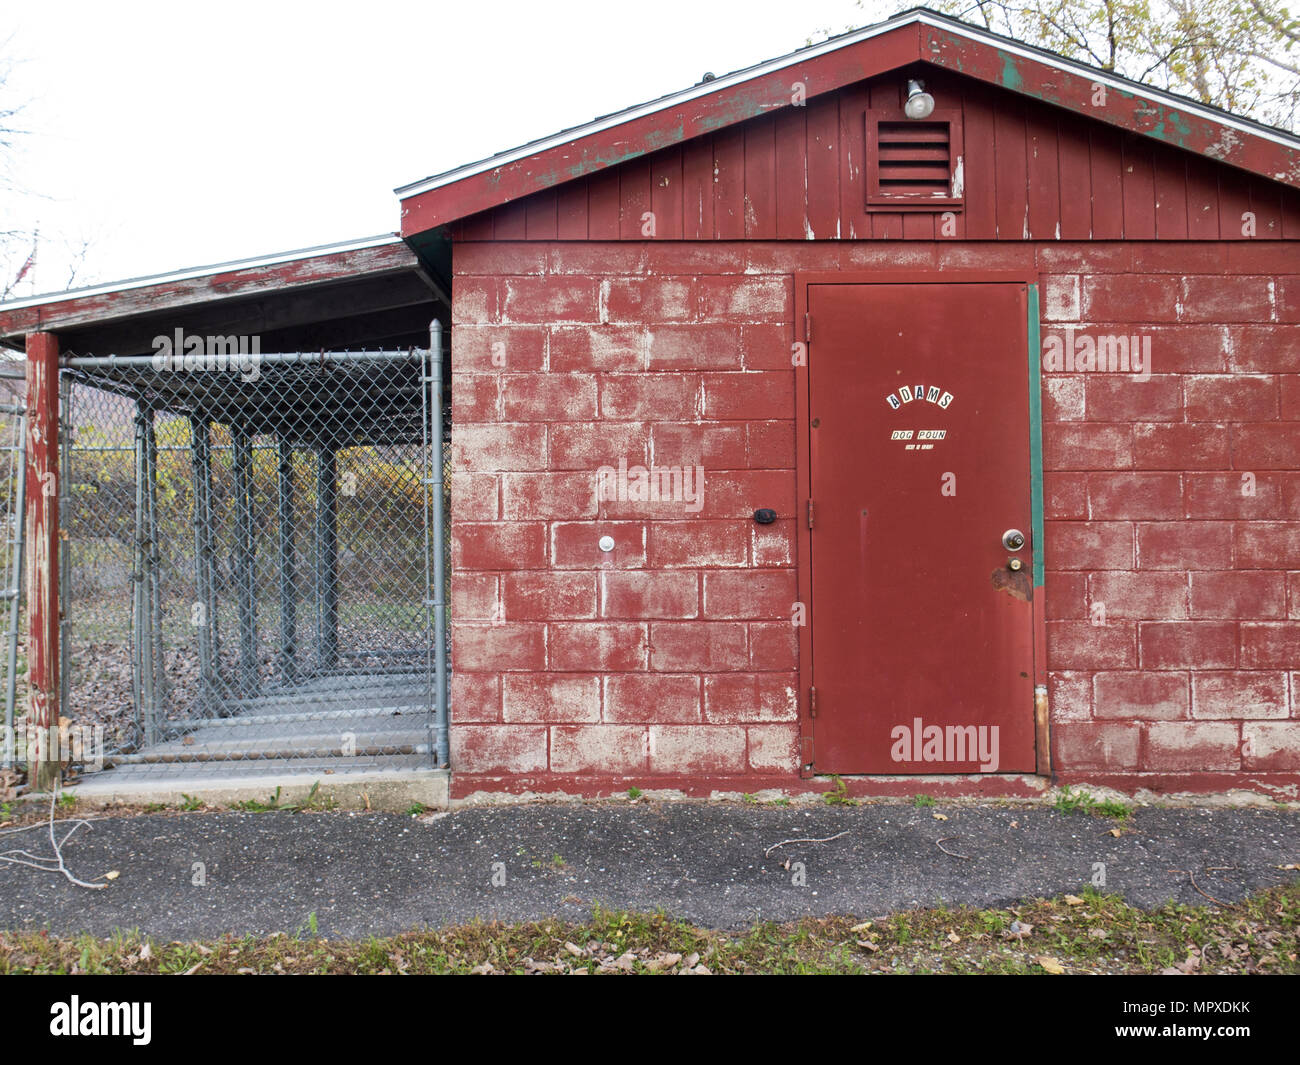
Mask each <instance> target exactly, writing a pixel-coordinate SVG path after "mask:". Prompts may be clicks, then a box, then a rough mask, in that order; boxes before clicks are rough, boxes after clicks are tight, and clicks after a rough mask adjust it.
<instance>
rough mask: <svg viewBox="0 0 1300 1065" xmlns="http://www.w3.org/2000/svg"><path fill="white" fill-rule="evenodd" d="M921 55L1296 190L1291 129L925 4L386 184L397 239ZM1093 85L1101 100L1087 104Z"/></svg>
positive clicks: (1299, 148)
mask: <svg viewBox="0 0 1300 1065" xmlns="http://www.w3.org/2000/svg"><path fill="white" fill-rule="evenodd" d="M915 63H925V64H929V65H931V66H934V67H938V68H942V69H946V70H951V71H954V72H956V73H959V74H962V75H965V76H967V77H971V78H975V79H977V80H979V81H982V82H985V83H986V84H989V85H994V86H997V87H999V88H1003V89H1006V90H1009V91H1011V92H1015V93H1019V94H1021V95H1023V96H1027V97H1030V98H1032V99H1036V100H1039V101H1041V102H1044V103H1048V104H1052V105H1054V106H1057V107H1061V108H1064V109H1065V110H1068V111H1073V112H1075V113H1077V114H1080V115H1083V116H1086V117H1088V118H1090V119H1095V120H1098V121H1102V122H1106V123H1109V124H1110V125H1113V126H1116V127H1118V128H1120V129H1123V130H1127V131H1129V132H1132V133H1136V134H1139V135H1141V136H1145V137H1150V138H1152V139H1153V140H1156V141H1159V142H1161V143H1163V144H1168V145H1171V146H1173V147H1177V148H1182V149H1184V150H1187V151H1191V152H1196V153H1199V154H1201V155H1205V156H1208V157H1209V158H1211V159H1215V160H1217V161H1219V162H1222V163H1227V164H1229V165H1231V166H1235V167H1238V168H1240V169H1242V170H1245V171H1248V172H1250V173H1253V174H1257V175H1259V176H1261V177H1264V178H1268V179H1269V180H1272V181H1277V182H1280V183H1282V184H1285V185H1289V186H1291V187H1293V188H1300V137H1297V136H1296V135H1294V134H1292V133H1289V132H1287V131H1285V130H1280V129H1275V128H1274V127H1271V126H1266V125H1264V124H1262V123H1259V122H1255V121H1253V120H1251V119H1248V118H1242V117H1240V116H1237V115H1232V114H1230V113H1228V112H1226V111H1222V110H1220V109H1218V108H1215V107H1209V106H1207V105H1205V104H1201V103H1198V102H1196V101H1195V100H1191V99H1189V98H1187V97H1184V96H1180V95H1178V94H1176V93H1170V92H1165V91H1163V90H1160V89H1155V88H1152V87H1151V86H1148V85H1143V84H1142V83H1140V82H1135V81H1131V80H1129V79H1128V78H1124V77H1120V76H1119V75H1117V74H1112V73H1110V72H1108V71H1105V70H1101V69H1100V68H1096V67H1091V66H1088V65H1087V64H1084V63H1079V62H1077V61H1075V60H1072V59H1067V58H1065V57H1063V56H1059V55H1056V54H1055V53H1052V52H1048V51H1046V50H1044V49H1041V48H1035V47H1033V46H1031V45H1027V44H1022V43H1021V42H1019V41H1014V40H1012V39H1011V38H1008V37H1003V36H1001V35H1000V34H996V33H993V32H991V31H988V30H984V29H980V28H979V27H976V26H971V25H969V24H968V23H965V22H961V21H960V20H958V19H954V18H950V17H949V16H946V15H941V14H938V13H937V12H934V11H930V10H929V9H927V8H913V9H911V10H909V11H905V12H903V13H902V14H899V15H896V16H894V17H893V18H891V19H889V20H888V21H886V22H881V23H878V24H876V25H874V26H867V27H865V28H863V29H860V30H854V31H852V32H849V33H845V34H841V35H839V36H837V37H832V38H830V39H829V40H827V41H823V42H820V43H818V44H814V45H810V46H808V47H807V48H802V49H800V50H799V51H797V52H792V53H790V54H789V55H785V56H782V57H780V58H778V59H772V60H769V61H768V62H765V63H760V64H758V65H756V66H752V67H747V68H746V69H744V70H738V71H735V72H734V73H731V74H727V75H724V76H722V77H719V78H716V79H712V80H710V81H705V82H701V83H700V84H698V85H694V86H692V87H691V88H689V89H684V90H682V91H681V92H677V93H672V94H670V95H668V96H663V97H660V98H659V99H657V100H651V101H649V102H647V103H644V104H639V105H637V106H635V107H630V108H628V109H626V110H623V111H619V112H615V113H613V114H610V115H606V116H604V117H602V118H597V119H594V120H593V121H591V122H589V123H587V124H586V125H582V126H577V127H574V128H571V129H567V130H563V131H561V132H559V133H556V134H554V135H552V136H550V137H545V138H543V139H541V140H536V141H532V142H530V143H528V144H524V145H521V146H520V147H518V148H514V149H512V150H510V151H506V152H502V153H500V154H498V155H494V156H490V157H489V158H487V159H482V160H479V161H478V162H475V163H469V164H467V165H465V166H461V167H457V168H456V169H454V170H449V171H447V172H445V173H442V174H437V175H434V176H432V177H428V178H424V179H423V180H421V181H416V182H412V183H411V184H408V185H403V186H401V187H399V188H398V189H396V190H395V191H396V193H397V195H398V196H399V197H400V198H401V202H402V230H401V232H402V235H403V236H404V237H410V236H413V235H415V234H418V233H424V232H427V231H429V230H432V229H436V228H438V227H440V226H444V225H446V224H447V223H449V222H453V221H455V220H457V219H459V218H464V217H466V216H468V215H471V214H475V213H477V212H479V211H483V210H487V209H489V208H491V207H496V206H499V205H501V204H504V203H509V202H511V201H513V200H517V199H519V198H521V197H523V196H528V195H530V194H532V193H534V192H540V191H542V190H543V189H548V188H553V187H554V186H556V185H560V184H563V183H564V182H566V181H571V180H574V179H576V178H580V177H582V176H584V175H586V174H592V173H595V172H597V171H600V170H603V169H605V168H607V167H612V166H617V165H619V164H621V163H625V162H627V161H628V160H630V159H636V158H638V157H639V156H644V155H647V154H649V153H651V152H654V151H658V150H659V149H661V148H666V147H669V146H671V145H674V144H680V143H681V142H683V141H686V140H689V139H690V138H692V137H696V136H699V135H701V134H705V133H711V132H714V131H716V130H719V129H723V128H725V127H727V126H730V125H734V124H736V123H739V122H744V121H746V120H747V119H751V118H754V117H756V116H758V115H763V114H768V113H771V112H772V111H776V110H779V109H781V108H784V107H789V106H792V96H793V95H794V94H793V87H794V85H795V84H796V83H802V84H803V85H804V87H805V88H804V97H805V99H812V98H814V97H817V96H820V95H822V94H824V93H830V92H834V91H836V90H838V89H841V88H843V87H844V86H846V85H851V84H853V83H854V82H858V81H862V80H864V79H866V78H870V77H874V76H876V75H878V74H884V73H887V72H889V71H891V70H896V69H898V68H899V67H903V66H907V65H909V64H915ZM1098 88H1104V89H1105V93H1104V98H1105V101H1106V103H1105V104H1104V105H1103V106H1095V105H1094V102H1093V101H1094V99H1095V98H1096V95H1097V90H1098Z"/></svg>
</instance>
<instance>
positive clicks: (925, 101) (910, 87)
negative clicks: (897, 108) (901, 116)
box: [903, 78, 934, 119]
mask: <svg viewBox="0 0 1300 1065" xmlns="http://www.w3.org/2000/svg"><path fill="white" fill-rule="evenodd" d="M903 112H904V113H905V114H906V115H907V117H908V118H914V119H921V118H929V117H930V116H931V115H932V114H934V97H933V96H931V95H930V94H929V93H928V92H926V91H925V82H923V81H918V80H917V79H916V78H911V79H909V80H908V83H907V103H905V104H904V105H903Z"/></svg>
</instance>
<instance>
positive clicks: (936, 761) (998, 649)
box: [808, 283, 1037, 774]
mask: <svg viewBox="0 0 1300 1065" xmlns="http://www.w3.org/2000/svg"><path fill="white" fill-rule="evenodd" d="M1026 307H1027V288H1026V286H1025V285H1023V284H1004V283H987V284H978V283H971V284H954V283H945V284H937V283H936V284H912V283H908V284H811V285H809V287H808V310H809V313H810V315H811V325H810V328H811V344H810V347H809V358H808V399H809V409H808V417H809V420H808V433H809V452H808V453H809V456H810V459H811V470H810V479H809V485H810V494H811V499H812V503H813V510H812V514H813V521H812V526H813V527H812V530H811V532H810V534H809V535H810V546H811V568H812V580H811V589H812V602H811V604H810V616H811V632H810V634H811V644H812V677H811V683H812V685H813V686H814V687H815V689H816V710H815V717H814V718H813V721H812V728H813V764H814V767H815V769H816V771H817V772H820V773H882V774H884V773H888V774H899V773H977V772H987V773H992V772H1003V773H1007V772H1033V771H1034V769H1035V761H1034V704H1033V685H1034V680H1033V675H1034V666H1033V604H1032V595H1033V577H1032V571H1033V565H1032V550H1033V549H1034V548H1036V546H1037V545H1033V544H1031V543H1030V534H1031V518H1032V510H1031V507H1032V504H1031V482H1030V474H1031V466H1030V461H1031V460H1030V431H1029V430H1030V426H1029V387H1028V384H1029V379H1028V373H1029V368H1028V350H1027V344H1028V338H1027V320H1026ZM1009 530H1019V531H1020V533H1021V534H1022V535H1023V537H1024V545H1023V546H1022V547H1020V548H1019V549H1015V548H1014V544H1015V539H1014V537H1012V538H1011V539H1010V541H1009V542H1010V543H1011V544H1012V545H1013V546H1012V547H1007V546H1004V543H1003V539H1004V533H1006V532H1007V531H1009Z"/></svg>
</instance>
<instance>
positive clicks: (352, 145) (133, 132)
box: [0, 0, 908, 295]
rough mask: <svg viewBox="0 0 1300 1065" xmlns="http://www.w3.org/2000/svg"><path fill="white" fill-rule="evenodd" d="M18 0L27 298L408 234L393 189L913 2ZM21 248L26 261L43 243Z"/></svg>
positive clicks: (17, 156) (6, 23)
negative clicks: (32, 263) (81, 253)
mask: <svg viewBox="0 0 1300 1065" xmlns="http://www.w3.org/2000/svg"><path fill="white" fill-rule="evenodd" d="M907 6H908V4H907V2H906V0H898V2H896V3H888V2H883V3H874V2H870V0H869V2H868V5H867V7H868V10H867V11H864V10H862V9H861V8H859V7H858V6H857V5H856V4H855V3H854V2H853V0H797V2H788V0H654V2H653V3H649V4H619V3H617V2H615V0H606V2H603V3H602V2H597V0H544V2H535V3H527V2H522V0H460V2H455V3H448V2H445V0H440V2H427V3H419V2H413V0H407V2H396V0H364V2H361V3H357V2H346V3H344V2H339V0H320V2H317V3H292V2H288V0H261V2H256V3H252V2H248V0H213V2H194V0H171V2H166V3H157V2H145V0H106V2H105V0H100V2H95V3H90V2H72V0H27V2H21V3H20V2H19V0H0V61H3V62H5V63H6V64H7V66H8V85H7V86H6V87H5V88H4V89H3V90H0V92H3V96H0V106H4V101H5V100H7V101H8V102H9V103H8V106H14V105H15V104H21V105H22V106H23V111H22V113H21V115H20V116H19V118H18V124H19V125H20V126H21V127H22V128H24V129H26V130H29V131H30V133H28V134H27V135H24V136H21V137H19V138H17V140H16V142H15V145H14V149H15V150H14V157H13V159H12V161H11V163H10V166H9V172H10V177H11V180H12V181H13V183H14V184H15V185H16V186H17V188H18V190H19V191H18V192H14V191H11V190H6V189H3V188H0V229H9V228H14V227H24V226H25V227H33V226H39V229H40V232H41V235H42V242H41V246H40V248H39V250H38V253H37V263H36V267H35V269H34V270H33V271H32V272H31V274H29V276H28V278H27V279H26V280H25V281H24V283H23V285H22V287H21V288H20V289H19V290H18V291H17V292H16V293H15V295H29V294H31V293H33V292H46V291H51V290H57V289H62V288H64V287H66V285H67V280H68V269H69V267H68V263H69V248H70V246H75V245H78V244H80V242H81V241H82V240H89V241H90V248H89V251H88V253H87V256H86V260H85V266H84V267H83V268H82V270H81V272H79V273H78V275H77V279H76V284H78V285H83V284H88V283H92V282H98V281H110V280H118V279H122V278H127V277H132V276H138V275H141V274H150V273H158V272H162V271H166V270H173V269H179V268H182V267H186V266H195V265H201V264H207V263H213V262H221V261H224V260H229V259H238V258H245V257H248V256H253V255H261V254H266V253H271V252H277V251H285V250H289V249H294V248H299V247H306V246H310V245H313V244H325V243H330V242H333V241H337V240H347V239H351V238H355V237H364V236H370V235H373V234H376V233H383V232H390V231H393V230H396V229H397V227H398V204H397V198H396V197H395V196H394V195H393V193H392V189H393V188H394V187H395V186H397V185H401V184H405V183H407V182H410V181H415V180H417V179H419V178H422V177H425V176H427V175H429V174H433V173H437V172H439V171H442V170H447V169H450V168H451V167H454V166H457V165H459V164H462V163H466V162H470V161H472V160H475V159H479V158H481V157H483V156H485V155H489V154H491V153H492V152H496V151H500V150H502V149H505V148H511V147H514V146H515V145H517V144H520V143H523V142H524V141H528V140H532V139H534V138H536V137H540V136H544V135H546V134H549V133H553V132H555V131H556V130H559V129H562V128H564V127H567V126H572V125H575V124H578V123H581V122H585V121H587V120H589V119H591V118H594V117H595V116H596V115H599V114H604V113H607V112H609V111H614V110H618V109H620V108H622V107H625V106H628V105H630V104H634V103H639V102H641V101H643V100H647V99H650V98H652V97H656V96H660V95H662V94H663V93H666V92H672V91H675V90H677V89H681V88H685V87H686V86H689V85H692V84H694V83H695V82H697V81H699V79H700V77H701V75H703V74H704V72H705V71H713V72H714V73H715V74H723V73H726V72H727V71H730V70H734V69H736V68H738V67H743V66H748V65H750V64H752V63H755V62H759V61H761V60H764V59H771V58H773V57H775V56H778V55H782V54H784V53H786V52H789V51H792V50H793V49H795V48H797V47H799V46H801V45H803V44H805V43H807V41H808V40H809V39H810V38H816V37H819V36H822V35H824V32H825V31H827V30H833V31H834V32H839V31H841V30H843V29H845V28H847V27H849V26H856V25H862V24H865V23H867V22H872V21H876V20H877V19H878V18H879V17H881V15H882V14H886V15H887V14H889V13H890V12H892V11H894V10H900V9H902V8H905V7H907ZM14 255H15V253H14V252H13V250H12V249H11V251H10V254H9V255H8V256H6V257H4V258H3V259H0V267H3V268H6V269H9V270H10V271H11V275H10V276H12V271H16V269H17V267H18V266H19V265H21V261H22V259H23V258H25V257H26V250H24V251H23V252H22V254H21V255H18V256H17V261H14V262H12V263H11V262H10V260H13V259H14Z"/></svg>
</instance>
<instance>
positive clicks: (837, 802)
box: [822, 777, 858, 806]
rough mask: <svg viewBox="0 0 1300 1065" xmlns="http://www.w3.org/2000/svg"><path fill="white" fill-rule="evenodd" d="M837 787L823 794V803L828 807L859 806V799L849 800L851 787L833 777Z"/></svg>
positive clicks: (838, 778)
mask: <svg viewBox="0 0 1300 1065" xmlns="http://www.w3.org/2000/svg"><path fill="white" fill-rule="evenodd" d="M831 779H832V780H834V781H835V786H834V787H833V788H832V789H831V790H830V791H826V792H823V793H822V802H824V803H825V804H826V805H827V806H857V805H858V800H857V799H850V798H849V786H848V785H847V784H845V783H844V781H843V780H842V779H841V778H840V777H832V778H831Z"/></svg>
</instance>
